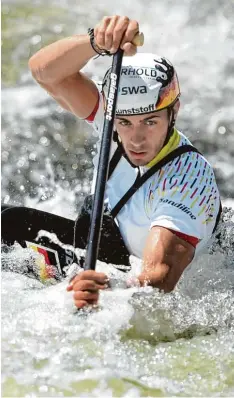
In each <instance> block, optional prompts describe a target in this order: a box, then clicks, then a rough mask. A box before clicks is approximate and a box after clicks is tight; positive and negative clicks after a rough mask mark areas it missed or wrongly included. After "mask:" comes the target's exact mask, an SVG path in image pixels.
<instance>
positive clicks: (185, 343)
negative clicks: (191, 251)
mask: <svg viewBox="0 0 234 398" xmlns="http://www.w3.org/2000/svg"><path fill="white" fill-rule="evenodd" d="M2 8H3V9H2V11H3V90H2V111H3V113H2V128H3V132H2V176H3V181H2V201H3V202H4V203H15V204H25V205H29V206H31V207H36V208H38V209H43V210H45V211H50V212H53V213H56V214H60V215H65V216H67V217H75V214H76V211H77V208H78V207H79V206H80V203H81V201H82V199H83V196H84V194H85V193H86V192H88V191H89V189H90V177H91V157H92V156H91V151H92V150H93V145H94V142H95V141H94V138H92V137H91V136H90V134H87V133H90V132H89V129H88V128H87V126H86V125H84V123H82V122H78V121H76V120H75V119H74V118H73V117H72V116H71V115H68V114H67V113H66V112H63V111H61V109H60V108H59V107H58V106H57V105H55V104H54V102H53V101H52V100H51V99H49V97H48V96H47V95H46V94H45V93H43V91H42V89H40V88H39V87H37V86H36V84H35V83H33V81H32V79H31V77H30V75H29V73H28V71H27V68H26V66H25V65H26V60H27V59H28V58H29V56H30V54H32V53H33V52H35V51H36V50H37V49H38V48H40V47H41V46H42V45H45V44H46V43H47V42H50V41H53V40H56V38H58V37H62V36H65V35H70V34H73V33H74V32H77V33H83V32H84V31H85V30H86V29H87V28H88V27H89V26H93V25H94V24H96V23H97V22H98V20H99V19H100V18H101V17H102V16H103V15H106V14H107V15H108V14H110V15H111V14H115V13H117V14H122V15H123V14H127V15H129V16H130V17H131V18H135V19H138V20H139V21H140V23H141V29H142V30H143V31H144V33H145V47H144V51H152V52H157V53H159V54H164V55H165V56H167V57H168V58H169V59H171V60H172V61H173V62H174V63H175V65H176V67H177V69H178V74H179V77H180V81H181V89H182V93H183V94H182V99H181V100H182V111H181V116H180V119H179V121H178V128H179V129H181V130H182V131H183V132H184V133H185V134H188V135H189V137H190V138H191V139H192V141H193V142H194V143H195V144H196V146H197V147H198V148H199V149H201V150H202V151H203V152H204V153H205V154H206V156H207V157H208V159H209V160H210V162H211V163H212V165H214V166H215V171H216V175H217V180H218V183H219V187H220V190H221V193H222V196H223V198H224V199H225V201H226V202H225V203H227V204H228V205H230V206H232V207H233V198H234V185H233V177H234V164H233V161H232V159H233V156H234V135H233V132H234V131H233V122H234V119H233V111H232V102H233V97H234V81H233V57H232V56H233V32H234V29H233V20H234V19H233V6H232V2H230V1H228V0H222V1H221V0H214V1H212V2H206V3H204V1H203V0H195V1H193V2H190V1H187V0H185V1H183V2H181V4H177V3H175V2H173V1H171V0H166V1H164V2H161V3H158V4H157V3H156V2H155V1H150V0H149V1H148V2H147V3H146V2H143V1H142V0H136V1H135V2H134V7H133V6H132V3H128V2H126V1H123V0H119V1H118V5H116V6H114V5H113V4H112V2H109V1H108V0H102V2H98V3H97V2H95V1H94V0H90V1H89V2H87V1H83V0H80V1H79V2H77V1H72V0H64V1H60V2H59V1H49V2H48V1H46V2H45V1H43V0H39V1H37V0H34V1H31V2H30V3H29V2H25V1H17V2H16V1H15V2H14V1H6V0H5V1H3V4H2ZM95 62H96V63H94V62H93V61H92V62H91V63H90V65H89V66H87V67H86V71H87V73H89V74H90V75H93V74H94V70H95V75H96V77H97V76H98V77H102V76H103V72H104V70H103V68H102V64H103V62H104V64H105V65H107V64H108V62H109V60H106V59H105V60H103V59H98V60H96V61H95ZM220 234H221V235H220V236H221V238H220V240H221V243H219V245H217V242H216V241H214V242H212V243H211V245H210V247H209V249H207V253H204V255H203V257H202V258H201V259H199V261H197V262H196V263H194V264H193V266H191V267H189V268H188V269H187V270H186V272H185V274H184V276H183V278H182V280H181V281H180V283H179V285H178V287H177V289H176V290H175V291H174V292H173V293H171V294H167V295H163V294H161V293H159V292H158V291H157V290H153V289H151V288H144V289H140V290H138V289H136V288H134V289H128V290H124V289H121V288H117V289H115V290H113V291H106V292H102V294H101V298H100V305H99V307H98V308H95V309H94V310H92V311H90V310H83V311H79V312H77V311H76V310H75V308H74V306H73V302H72V297H71V293H67V292H66V286H67V280H64V281H63V282H61V283H59V284H57V285H49V286H48V285H45V284H43V283H42V282H40V281H37V280H34V279H32V278H29V277H27V276H25V275H22V272H24V270H25V268H26V267H27V265H28V264H31V265H33V264H34V261H35V256H36V254H35V253H34V254H33V253H31V251H30V250H29V249H22V248H20V247H18V246H15V247H14V248H13V249H12V250H10V251H8V252H5V251H4V250H3V251H2V265H3V271H2V396H4V397H62V396H79V397H111V396H119V397H138V396H145V397H147V396H233V395H234V288H233V286H234V247H233V246H234V243H233V242H234V219H233V211H232V210H231V209H230V210H229V211H227V212H225V214H224V221H223V224H222V225H221V227H220ZM132 262H133V272H135V273H137V272H139V269H140V264H139V262H138V261H137V260H136V259H134V258H133V259H132ZM98 269H99V270H103V271H105V272H107V273H111V274H114V275H115V277H119V278H124V276H122V274H119V272H118V271H116V270H115V269H114V267H112V266H111V265H106V264H104V263H98ZM134 270H135V271H134Z"/></svg>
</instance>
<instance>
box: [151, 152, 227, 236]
mask: <svg viewBox="0 0 234 398" xmlns="http://www.w3.org/2000/svg"><path fill="white" fill-rule="evenodd" d="M156 197H157V199H156V200H155V203H154V207H152V213H151V217H150V218H151V228H152V227H153V226H162V227H165V228H168V229H170V230H172V231H177V232H180V233H182V234H186V235H189V236H191V237H194V238H197V239H198V240H199V241H201V240H203V239H204V238H205V239H207V238H209V237H210V236H211V235H212V231H213V228H214V225H215V222H216V217H217V214H218V211H219V204H220V198H219V193H218V188H217V185H216V182H215V176H214V172H213V170H212V168H211V166H210V165H209V163H208V162H207V161H206V160H205V158H203V156H201V155H199V154H194V153H193V154H192V153H186V154H184V155H183V156H182V157H180V158H178V159H175V160H174V162H173V163H172V164H171V165H170V167H167V168H166V169H162V170H161V171H160V173H159V182H158V187H157V195H155V198H156Z"/></svg>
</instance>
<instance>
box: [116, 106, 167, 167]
mask: <svg viewBox="0 0 234 398" xmlns="http://www.w3.org/2000/svg"><path fill="white" fill-rule="evenodd" d="M168 123H169V119H168V112H167V109H163V110H162V111H158V112H153V113H148V114H147V115H134V116H125V115H124V116H116V118H115V127H116V130H117V132H118V135H119V137H120V139H121V142H122V145H123V147H124V150H125V152H126V154H127V156H128V158H129V160H130V161H131V162H132V163H133V164H134V165H136V166H144V165H146V164H147V163H149V162H150V161H151V160H152V159H154V158H155V156H156V155H157V154H158V153H159V152H160V150H161V149H162V146H163V143H164V141H165V138H166V135H167V129H168Z"/></svg>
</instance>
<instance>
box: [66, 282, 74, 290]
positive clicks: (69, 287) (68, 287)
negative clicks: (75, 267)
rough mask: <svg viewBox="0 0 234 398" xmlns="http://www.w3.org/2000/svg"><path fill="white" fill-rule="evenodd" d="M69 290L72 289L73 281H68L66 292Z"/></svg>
mask: <svg viewBox="0 0 234 398" xmlns="http://www.w3.org/2000/svg"><path fill="white" fill-rule="evenodd" d="M71 290H73V283H70V285H68V286H67V288H66V291H67V292H70V291H71Z"/></svg>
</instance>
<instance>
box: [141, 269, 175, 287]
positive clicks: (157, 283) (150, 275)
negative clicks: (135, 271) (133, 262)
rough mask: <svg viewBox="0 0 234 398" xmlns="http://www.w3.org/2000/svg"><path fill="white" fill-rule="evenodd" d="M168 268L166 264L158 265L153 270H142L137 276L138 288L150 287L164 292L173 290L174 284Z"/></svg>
mask: <svg viewBox="0 0 234 398" xmlns="http://www.w3.org/2000/svg"><path fill="white" fill-rule="evenodd" d="M170 273H171V270H170V267H169V266H168V265H167V264H158V265H157V266H156V267H155V269H154V270H151V269H149V270H147V269H144V270H143V272H142V273H141V274H140V275H139V276H138V278H137V279H138V281H139V284H140V286H152V287H155V288H158V289H160V290H164V291H165V292H170V291H171V290H173V288H174V283H172V282H174V281H173V280H172V278H171V277H170Z"/></svg>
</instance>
